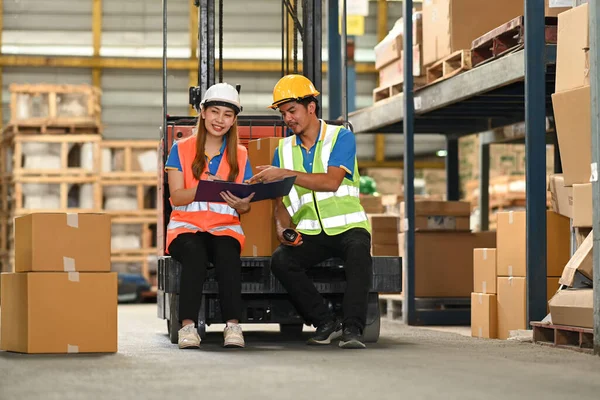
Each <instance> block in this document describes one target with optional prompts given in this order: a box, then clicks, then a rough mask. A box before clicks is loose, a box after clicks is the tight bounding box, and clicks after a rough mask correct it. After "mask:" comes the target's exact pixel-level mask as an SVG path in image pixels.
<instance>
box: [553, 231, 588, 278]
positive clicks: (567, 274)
mask: <svg viewBox="0 0 600 400" xmlns="http://www.w3.org/2000/svg"><path fill="white" fill-rule="evenodd" d="M593 247H594V231H592V232H590V234H589V235H588V236H587V237H586V238H585V240H584V241H583V243H582V244H581V246H579V247H578V248H577V250H576V251H575V254H573V257H571V259H570V260H569V262H568V263H567V265H565V268H564V270H563V272H562V276H561V277H560V281H559V282H560V284H561V285H565V286H572V285H573V281H574V280H575V272H577V271H579V272H580V273H581V274H583V275H584V276H585V277H587V278H589V279H593V278H594V264H593V261H594V255H593V251H592V250H593Z"/></svg>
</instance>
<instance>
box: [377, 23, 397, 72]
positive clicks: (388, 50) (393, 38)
mask: <svg viewBox="0 0 600 400" xmlns="http://www.w3.org/2000/svg"><path fill="white" fill-rule="evenodd" d="M396 31H397V30H395V31H394V30H392V31H391V32H390V34H388V36H386V37H385V38H384V39H383V40H382V41H381V42H379V43H378V44H377V45H376V46H375V68H376V69H378V70H379V69H381V68H383V67H385V66H386V65H388V64H389V63H391V62H393V61H395V60H398V59H400V58H401V52H402V44H403V43H402V34H401V33H399V34H396V35H394V32H396Z"/></svg>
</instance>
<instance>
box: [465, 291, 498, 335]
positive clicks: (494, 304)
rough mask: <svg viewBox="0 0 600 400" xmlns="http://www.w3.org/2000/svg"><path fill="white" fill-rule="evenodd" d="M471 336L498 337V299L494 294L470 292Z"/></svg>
mask: <svg viewBox="0 0 600 400" xmlns="http://www.w3.org/2000/svg"><path fill="white" fill-rule="evenodd" d="M471 336H473V337H479V338H488V339H495V338H497V337H498V300H497V297H496V295H495V294H483V293H471Z"/></svg>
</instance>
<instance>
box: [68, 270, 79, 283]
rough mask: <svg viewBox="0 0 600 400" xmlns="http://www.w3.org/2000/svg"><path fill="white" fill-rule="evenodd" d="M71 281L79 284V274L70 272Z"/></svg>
mask: <svg viewBox="0 0 600 400" xmlns="http://www.w3.org/2000/svg"><path fill="white" fill-rule="evenodd" d="M68 274H69V281H71V282H79V272H69V273H68Z"/></svg>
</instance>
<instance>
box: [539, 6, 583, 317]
mask: <svg viewBox="0 0 600 400" xmlns="http://www.w3.org/2000/svg"><path fill="white" fill-rule="evenodd" d="M588 17H589V6H588V4H587V3H586V4H582V5H580V6H577V7H574V8H572V9H569V10H567V11H564V12H562V13H560V14H558V45H557V66H556V88H555V93H554V94H553V95H552V103H553V107H554V115H555V120H556V133H557V136H558V143H559V146H560V152H561V160H562V167H563V174H559V175H553V176H552V177H551V179H550V183H549V185H548V191H549V192H550V193H551V197H552V208H553V209H554V210H555V211H556V212H558V213H560V214H562V215H564V216H566V217H569V218H571V221H572V226H573V228H574V230H575V234H576V235H575V237H576V246H577V248H576V251H575V254H574V255H573V257H571V259H570V260H568V262H567V263H565V264H566V265H565V267H564V270H563V272H562V276H561V278H560V281H559V282H560V284H561V285H563V286H561V288H563V289H562V290H560V291H558V292H557V293H556V294H555V295H554V296H553V297H552V299H551V300H550V302H549V308H550V314H551V320H552V323H553V324H555V325H567V326H575V327H583V328H591V327H592V326H593V298H592V297H593V296H592V293H593V289H591V288H590V286H589V283H590V282H591V281H592V279H593V267H592V261H593V260H592V259H593V256H592V253H593V251H592V249H593V232H592V229H591V227H592V215H593V211H592V184H591V183H590V176H591V175H592V171H591V169H590V165H591V161H592V155H591V123H590V121H591V95H590V82H589V45H590V41H589V23H588ZM588 280H589V281H588Z"/></svg>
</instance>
